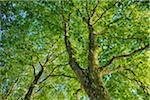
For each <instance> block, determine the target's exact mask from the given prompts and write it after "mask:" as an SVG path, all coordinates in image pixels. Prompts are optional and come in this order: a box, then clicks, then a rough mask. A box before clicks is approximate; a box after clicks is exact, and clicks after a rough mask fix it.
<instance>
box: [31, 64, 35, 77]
mask: <svg viewBox="0 0 150 100" xmlns="http://www.w3.org/2000/svg"><path fill="white" fill-rule="evenodd" d="M32 68H33V74H34V76H35V67H34V65H33V64H32Z"/></svg>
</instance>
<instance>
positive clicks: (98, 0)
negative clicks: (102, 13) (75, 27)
mask: <svg viewBox="0 0 150 100" xmlns="http://www.w3.org/2000/svg"><path fill="white" fill-rule="evenodd" d="M99 2H100V0H97V3H96V5H95V7H94V8H93V10H92V14H91V16H90V17H93V15H94V13H95V11H96V8H97V7H98V4H99Z"/></svg>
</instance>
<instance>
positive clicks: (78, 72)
mask: <svg viewBox="0 0 150 100" xmlns="http://www.w3.org/2000/svg"><path fill="white" fill-rule="evenodd" d="M61 8H62V18H63V25H64V30H63V31H64V41H65V46H66V50H67V53H68V55H69V64H70V66H71V68H72V69H73V71H74V72H75V73H76V75H78V76H83V71H82V68H81V67H80V66H79V64H78V63H77V60H76V58H75V55H74V51H73V48H72V46H71V43H70V41H69V36H68V30H67V27H68V26H69V25H67V24H68V23H69V22H68V21H67V20H66V19H65V17H64V11H63V4H62V1H61Z"/></svg>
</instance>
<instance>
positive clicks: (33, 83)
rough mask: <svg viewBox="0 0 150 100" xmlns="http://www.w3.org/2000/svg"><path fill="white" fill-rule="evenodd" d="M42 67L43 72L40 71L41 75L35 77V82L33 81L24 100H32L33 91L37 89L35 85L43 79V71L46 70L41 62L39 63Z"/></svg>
mask: <svg viewBox="0 0 150 100" xmlns="http://www.w3.org/2000/svg"><path fill="white" fill-rule="evenodd" d="M39 64H40V66H41V70H40V71H39V73H38V74H37V75H35V77H34V80H33V81H32V83H31V85H30V87H29V89H28V91H27V93H26V94H25V97H24V99H25V100H30V98H31V95H32V92H33V89H34V87H35V85H36V84H37V82H38V80H39V78H40V77H41V75H42V73H43V70H44V66H43V65H42V64H41V62H39Z"/></svg>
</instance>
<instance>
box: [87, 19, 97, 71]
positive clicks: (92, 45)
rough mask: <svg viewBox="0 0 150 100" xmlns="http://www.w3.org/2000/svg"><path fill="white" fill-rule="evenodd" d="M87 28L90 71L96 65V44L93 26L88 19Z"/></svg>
mask: <svg viewBox="0 0 150 100" xmlns="http://www.w3.org/2000/svg"><path fill="white" fill-rule="evenodd" d="M87 24H88V30H89V53H88V64H89V66H88V69H89V72H92V71H93V69H94V68H96V67H97V66H98V46H97V44H96V35H95V34H94V32H93V26H92V25H91V24H90V19H89V21H88V23H87Z"/></svg>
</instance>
